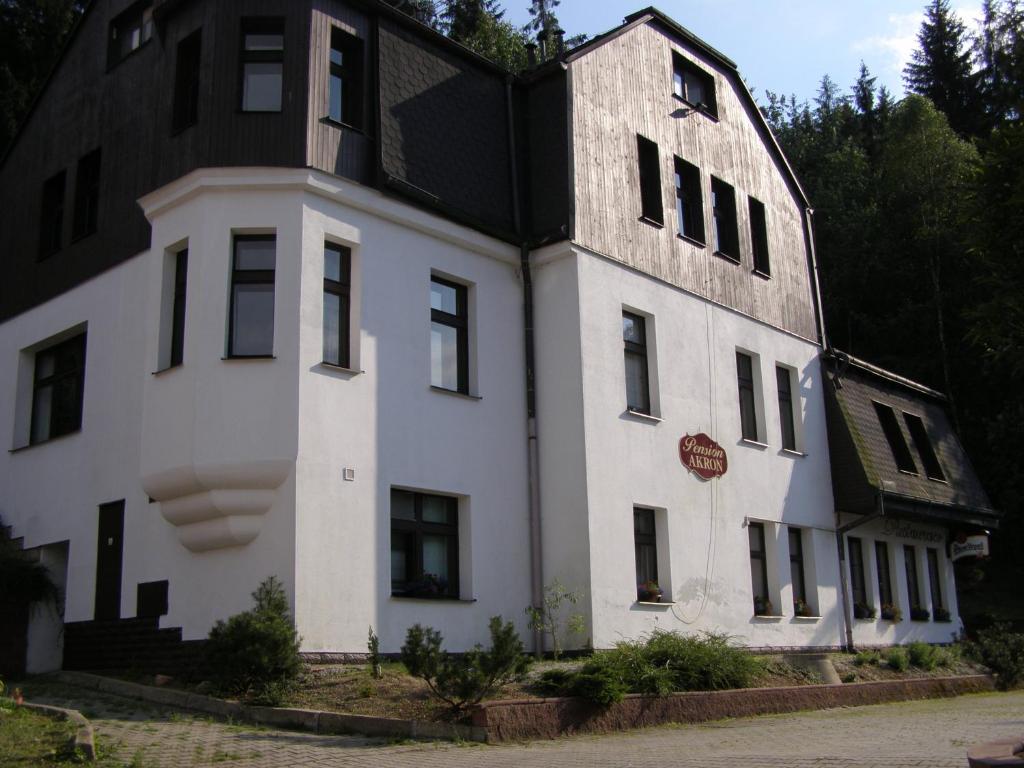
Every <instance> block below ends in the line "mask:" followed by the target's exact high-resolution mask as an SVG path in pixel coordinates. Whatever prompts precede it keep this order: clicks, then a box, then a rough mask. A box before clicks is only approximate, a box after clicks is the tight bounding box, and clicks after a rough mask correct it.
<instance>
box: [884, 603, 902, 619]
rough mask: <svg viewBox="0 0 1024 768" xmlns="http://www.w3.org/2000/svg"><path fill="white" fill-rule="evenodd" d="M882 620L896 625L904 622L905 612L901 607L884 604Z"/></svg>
mask: <svg viewBox="0 0 1024 768" xmlns="http://www.w3.org/2000/svg"><path fill="white" fill-rule="evenodd" d="M882 618H883V619H884V620H885V621H891V622H893V623H894V624H896V623H899V622H901V621H903V611H901V610H900V609H899V606H897V605H893V604H892V603H882Z"/></svg>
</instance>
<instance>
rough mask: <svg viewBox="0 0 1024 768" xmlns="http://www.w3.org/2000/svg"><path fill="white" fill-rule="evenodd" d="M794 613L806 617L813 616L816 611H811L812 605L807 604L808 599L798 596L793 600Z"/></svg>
mask: <svg viewBox="0 0 1024 768" xmlns="http://www.w3.org/2000/svg"><path fill="white" fill-rule="evenodd" d="M793 615H794V616H804V617H806V616H813V615H814V613H813V612H812V611H811V606H810V605H808V604H807V601H806V600H802V599H800V598H799V597H798V598H797V599H796V600H794V601H793Z"/></svg>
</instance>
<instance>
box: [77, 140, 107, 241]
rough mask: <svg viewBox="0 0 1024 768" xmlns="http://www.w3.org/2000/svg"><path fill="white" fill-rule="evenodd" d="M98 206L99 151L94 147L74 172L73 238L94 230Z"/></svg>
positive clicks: (80, 161) (89, 233)
mask: <svg viewBox="0 0 1024 768" xmlns="http://www.w3.org/2000/svg"><path fill="white" fill-rule="evenodd" d="M99 208H100V151H99V149H94V150H93V151H92V152H90V153H89V154H87V155H85V156H83V157H82V158H81V159H80V160H79V161H78V171H77V173H76V174H75V221H74V227H73V229H72V235H73V237H74V239H75V240H77V239H79V238H81V237H85V236H86V235H91V234H92V233H93V232H95V231H96V226H97V220H98V218H99Z"/></svg>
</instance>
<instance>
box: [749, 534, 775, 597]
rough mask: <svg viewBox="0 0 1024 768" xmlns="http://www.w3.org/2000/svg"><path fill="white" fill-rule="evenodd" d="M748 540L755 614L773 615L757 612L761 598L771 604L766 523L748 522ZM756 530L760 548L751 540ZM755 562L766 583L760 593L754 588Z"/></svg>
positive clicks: (762, 579)
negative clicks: (756, 547)
mask: <svg viewBox="0 0 1024 768" xmlns="http://www.w3.org/2000/svg"><path fill="white" fill-rule="evenodd" d="M747 529H748V530H747V542H748V544H749V550H750V591H751V594H752V595H753V598H754V614H755V615H771V614H758V612H757V601H758V599H759V598H760V599H761V600H763V601H764V604H766V605H768V606H770V605H771V597H770V593H771V587H770V586H769V585H768V543H767V536H766V532H765V526H764V523H760V522H754V521H750V522H748V523H747ZM754 531H758V532H759V533H760V535H759V538H760V548H759V549H755V548H754V542H753V541H751V534H752V532H754ZM755 563H758V564H759V565H757V568H758V570H759V571H760V574H761V583H762V584H763V585H764V592H763V593H762V594H758V593H757V592H756V590H755V588H754V568H755Z"/></svg>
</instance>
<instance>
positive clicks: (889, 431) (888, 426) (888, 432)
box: [874, 403, 917, 475]
mask: <svg viewBox="0 0 1024 768" xmlns="http://www.w3.org/2000/svg"><path fill="white" fill-rule="evenodd" d="M874 406H875V413H876V414H878V421H879V423H880V424H881V425H882V432H884V433H885V439H886V440H887V441H888V443H889V448H890V450H891V451H892V456H893V458H894V459H895V460H896V467H897V468H898V469H899V470H900V472H907V473H909V474H912V475H916V474H917V465H916V464H914V458H913V457H912V456H911V455H910V449H909V448H907V441H906V440H904V439H903V432H901V431H900V423H899V422H898V421H897V420H896V414H895V413H893V410H892V408H890V407H889V406H888V405H882V404H881V403H874Z"/></svg>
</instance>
